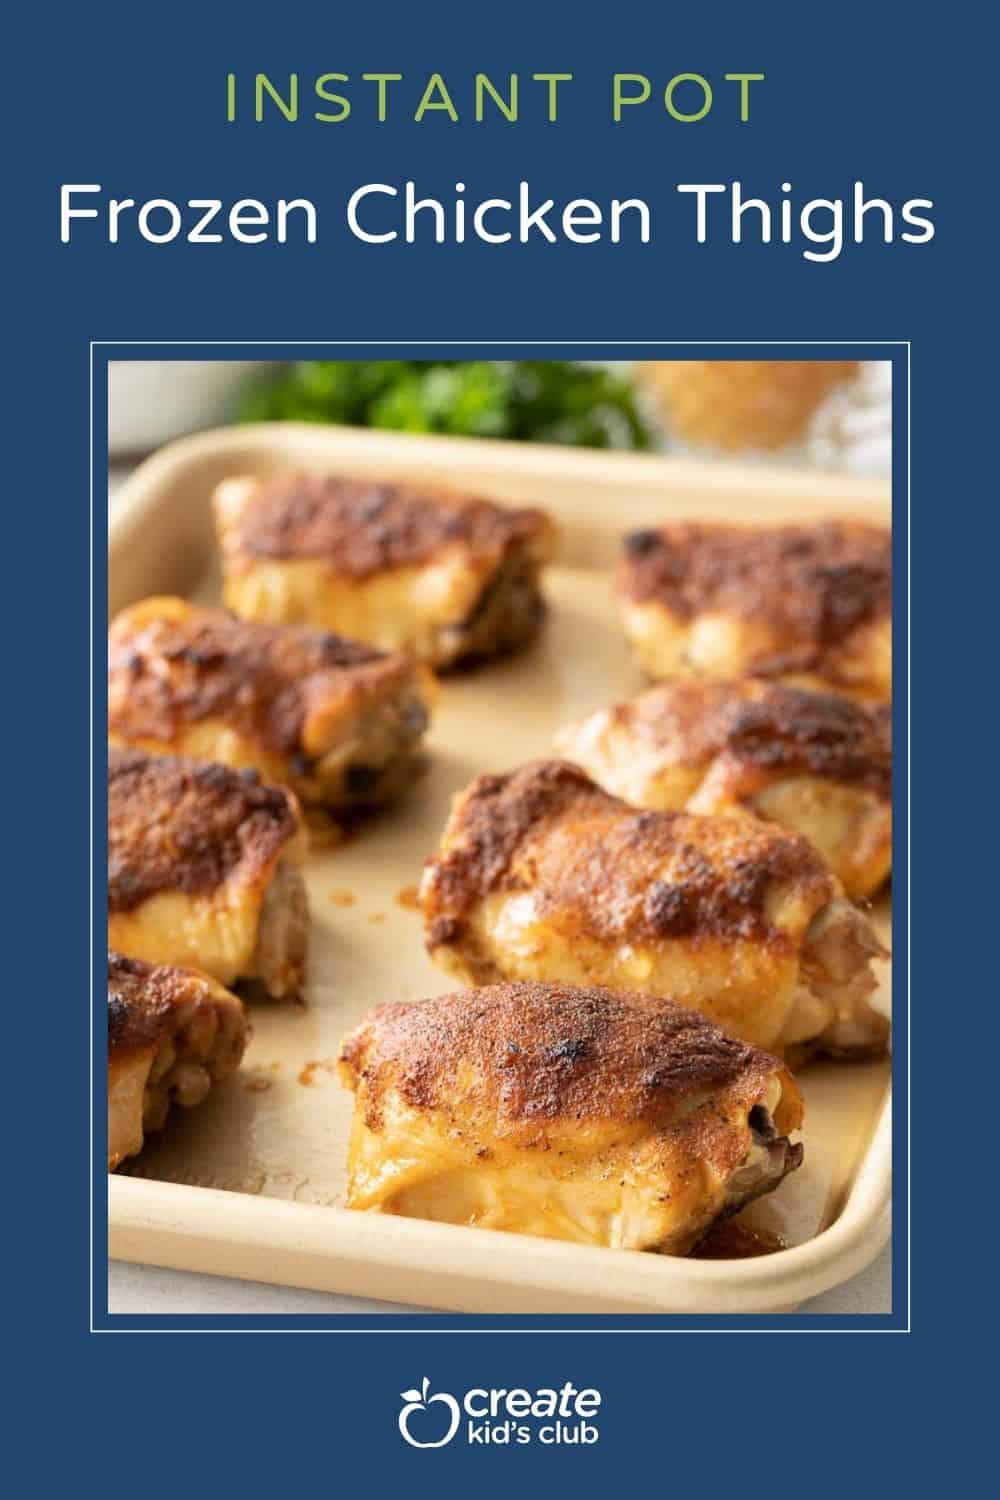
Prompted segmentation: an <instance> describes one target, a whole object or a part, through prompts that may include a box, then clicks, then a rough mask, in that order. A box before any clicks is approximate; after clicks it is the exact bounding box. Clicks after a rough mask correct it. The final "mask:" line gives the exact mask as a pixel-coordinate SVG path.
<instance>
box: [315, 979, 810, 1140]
mask: <svg viewBox="0 0 1000 1500" xmlns="http://www.w3.org/2000/svg"><path fill="white" fill-rule="evenodd" d="M341 1063H342V1071H343V1073H344V1076H345V1081H346V1082H347V1083H348V1084H349V1086H351V1087H353V1088H355V1089H357V1088H358V1086H359V1084H361V1083H362V1081H363V1103H364V1110H365V1123H366V1124H367V1125H368V1126H369V1128H370V1129H372V1130H375V1131H377V1130H379V1129H380V1128H381V1124H382V1112H383V1108H384V1104H385V1099H386V1096H387V1094H388V1093H390V1091H394V1092H395V1093H397V1094H398V1095H399V1097H400V1098H401V1099H402V1100H403V1101H404V1102H405V1103H406V1104H407V1105H409V1106H410V1108H412V1109H414V1110H417V1111H420V1112H421V1113H428V1112H431V1111H435V1110H441V1111H443V1112H444V1113H446V1114H448V1113H451V1111H452V1109H453V1107H454V1105H455V1104H456V1093H455V1080H456V1078H458V1077H460V1076H464V1077H468V1076H469V1071H470V1069H471V1071H472V1074H473V1076H474V1077H475V1078H476V1080H477V1084H478V1086H477V1088H476V1092H475V1096H474V1100H473V1103H474V1107H475V1108H476V1109H477V1110H482V1111H483V1112H485V1113H487V1114H489V1115H492V1116H493V1117H495V1122H496V1130H497V1132H498V1133H500V1134H503V1133H507V1132H517V1133H519V1134H520V1135H522V1136H524V1135H528V1136H529V1137H530V1135H531V1133H532V1132H533V1130H535V1129H536V1128H537V1130H538V1131H539V1132H540V1134H539V1139H538V1144H543V1133H544V1127H545V1126H546V1125H547V1124H552V1123H554V1122H556V1121H564V1122H571V1123H580V1124H581V1125H582V1124H584V1123H586V1122H588V1121H598V1120H602V1121H611V1122H614V1123H617V1122H621V1123H622V1124H623V1125H624V1124H630V1123H636V1122H646V1123H648V1124H650V1125H651V1126H656V1125H657V1124H660V1123H663V1124H668V1123H670V1121H671V1119H672V1117H673V1116H674V1115H675V1113H676V1111H677V1110H678V1109H679V1108H680V1107H681V1106H683V1105H684V1104H685V1102H687V1101H690V1100H692V1099H698V1100H699V1101H700V1100H701V1099H703V1097H704V1096H705V1094H706V1093H718V1092H720V1091H723V1090H727V1089H730V1088H732V1087H735V1086H737V1085H738V1086H740V1088H741V1089H745V1090H746V1091H747V1092H748V1093H752V1092H753V1091H754V1090H757V1089H760V1090H762V1089H763V1087H764V1085H765V1083H766V1080H767V1079H768V1078H770V1077H771V1076H772V1075H774V1074H779V1075H780V1076H781V1078H782V1080H783V1082H784V1084H785V1088H786V1089H787V1095H786V1096H785V1098H784V1106H783V1109H782V1114H781V1117H782V1128H783V1129H784V1130H793V1129H795V1128H796V1127H797V1126H798V1125H799V1124H800V1123H801V1119H802V1101H801V1097H800V1096H799V1094H798V1090H797V1089H796V1088H795V1086H794V1084H793V1083H792V1080H791V1078H790V1077H789V1075H788V1074H787V1072H786V1070H785V1067H784V1064H783V1063H781V1062H779V1061H778V1060H777V1059H776V1058H774V1057H771V1056H770V1055H769V1054H768V1053H766V1052H762V1051H761V1050H760V1049H759V1048H756V1047H752V1046H750V1045H748V1044H747V1043H745V1042H741V1041H739V1040H737V1038H735V1037H733V1036H730V1035H729V1034H728V1033H727V1032H725V1031H723V1030H722V1029H721V1028H720V1027H718V1026H716V1025H714V1024H713V1023H712V1022H710V1021H707V1020H706V1019H705V1018H704V1017H703V1016H701V1015H698V1014H697V1013H696V1012H694V1011H690V1010H687V1009H685V1008H684V1007H683V1006H680V1005H677V1004H676V1003H675V1002H674V1001H672V1000H669V999H665V998H660V997H656V996H651V995H642V994H635V993H632V992H630V991H623V990H606V989H602V988H597V987H591V986H586V987H582V986H571V985H562V984H539V983H518V984H496V985H487V986H485V987H483V988H481V989H473V990H460V991H457V992H455V993H453V994H448V995H439V996H436V997H434V998H433V999H430V1000H422V1001H397V1002H395V1003H392V1004H389V1005H383V1006H380V1007H379V1008H378V1009H376V1010H374V1011H373V1012H372V1013H371V1014H370V1015H369V1016H367V1017H366V1018H365V1019H364V1020H363V1021H362V1022H361V1023H360V1025H359V1026H357V1027H356V1028H355V1030H354V1031H352V1032H351V1033H350V1034H349V1035H348V1036H347V1037H346V1038H345V1040H344V1042H343V1045H342V1049H341ZM466 1123H467V1124H468V1125H469V1126H470V1128H472V1129H473V1130H474V1128H475V1124H474V1121H471V1120H470V1121H467V1122H466ZM716 1123H717V1122H716ZM526 1144H531V1141H530V1139H529V1140H528V1141H527V1142H526Z"/></svg>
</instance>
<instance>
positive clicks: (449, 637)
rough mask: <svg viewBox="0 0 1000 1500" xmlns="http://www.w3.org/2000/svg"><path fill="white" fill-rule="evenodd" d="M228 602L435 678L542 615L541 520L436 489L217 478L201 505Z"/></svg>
mask: <svg viewBox="0 0 1000 1500" xmlns="http://www.w3.org/2000/svg"><path fill="white" fill-rule="evenodd" d="M213 504H214V509H215V518H216V528H217V531H218V537H219V545H220V547H221V549H222V568H223V588H224V597H225V601H226V604H227V605H228V606H229V608H230V609H232V610H233V611H234V612H235V613H236V614H238V615H241V616H243V617H244V618H245V619H249V620H262V621H267V622H269V623H272V624H309V625H314V626H318V627H320V628H322V629H324V630H335V631H337V632H338V633H340V634H342V635H346V636H350V637H352V638H354V639H356V640H361V641H366V642H368V643H370V644H371V645H374V646H378V647H379V648H380V649H382V650H384V651H396V650H400V649H404V648H405V649H407V650H410V651H413V652H414V654H415V655H417V656H419V657H421V658H422V659H423V660H424V661H426V662H429V663H430V664H431V665H432V666H436V667H441V668H444V667H450V666H454V665H456V664H459V663H465V662H469V661H475V660H477V659H480V658H483V657H489V656H495V655H497V654H499V653H502V652H505V651H510V650H513V649H514V648H515V647H517V646H520V645H522V644H523V643H524V642H526V641H528V640H530V639H531V637H532V636H533V635H534V634H535V633H536V631H537V629H538V626H539V624H540V622H541V619H542V615H543V604H542V599H541V594H540V592H539V575H540V572H541V568H542V566H543V564H544V563H545V562H547V561H548V559H549V556H550V554H551V551H552V546H553V535H554V532H553V526H552V523H551V521H550V520H549V518H548V517H547V516H546V515H545V514H544V512H543V511H540V510H534V509H513V508H511V507H508V506H503V505H495V504H493V503H492V502H490V501H488V500H481V499H477V498H475V497H469V496H465V495H458V494H452V493H450V492H449V491H447V490H437V489H424V488H416V487H413V486H411V485H407V484H399V483H382V482H377V481H374V480H367V479H348V478H336V477H331V478H322V477H320V476H317V475H310V474H292V475H286V476H282V477H278V478H272V479H264V480H258V479H251V478H239V477H237V478H232V479H228V480H225V481H224V482H223V483H222V484H221V485H219V487H218V489H217V490H216V492H215V495H214V498H213Z"/></svg>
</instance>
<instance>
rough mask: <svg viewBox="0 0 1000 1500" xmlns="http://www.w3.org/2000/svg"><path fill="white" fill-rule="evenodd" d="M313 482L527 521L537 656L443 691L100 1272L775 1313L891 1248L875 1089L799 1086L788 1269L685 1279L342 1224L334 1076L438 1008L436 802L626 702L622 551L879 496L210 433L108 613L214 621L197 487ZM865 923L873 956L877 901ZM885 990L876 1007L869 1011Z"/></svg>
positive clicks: (115, 568)
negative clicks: (304, 944)
mask: <svg viewBox="0 0 1000 1500" xmlns="http://www.w3.org/2000/svg"><path fill="white" fill-rule="evenodd" d="M297 466H305V467H315V468H318V469H321V470H322V469H325V470H328V471H333V470H336V471H341V472H351V473H356V474H366V475H381V476H386V477H392V476H398V477H404V476H405V477H407V478H410V479H414V480H421V481H429V482H434V481H443V482H446V483H448V484H450V485H454V486H458V487H464V488H468V489H471V490H473V491H476V492H478V493H481V494H485V495H489V496H492V497H495V498H497V499H499V500H507V501H515V502H526V501H535V502H538V503H539V504H542V505H544V506H545V507H546V508H547V509H548V510H549V511H550V512H551V513H552V514H553V515H554V516H555V517H556V519H557V521H558V522H559V523H560V526H561V528H562V535H561V541H560V549H559V553H558V557H557V562H556V565H555V566H554V567H553V568H552V569H551V570H550V572H549V573H548V575H547V577H546V585H545V588H546V594H547V596H548V599H549V601H550V605H551V612H550V616H549V619H548V622H547V624H546V626H545V630H544V632H543V635H542V638H541V640H540V642H539V643H538V644H537V645H536V646H534V647H532V648H531V649H529V650H527V651H526V652H524V653H522V654H521V655H519V656H516V657H512V658H510V659H508V660H506V661H503V662H500V663H497V664H495V665H492V666H488V667H484V668H482V669H480V670H479V671H477V672H475V673H470V674H467V675H461V676H457V677H453V678H446V679H445V680H444V682H443V684H442V689H441V695H440V699H439V702H438V705H437V708H436V712H435V716H434V721H433V724H432V727H431V733H430V735H429V743H428V749H429V751H430V766H429V769H428V772H427V774H426V775H425V776H424V777H423V778H422V779H421V780H420V781H419V782H418V783H417V784H416V785H415V786H414V787H413V788H412V789H411V791H410V792H409V794H408V795H407V796H406V797H405V798H404V799H403V800H402V801H401V802H400V803H399V804H397V805H396V806H395V807H393V808H391V809H389V810H387V811H385V812H384V813H382V814H380V815H378V816H377V817H375V818H374V819H373V820H372V821H371V823H370V824H369V825H367V826H366V827H365V829H364V831H363V832H362V833H361V834H360V835H359V836H356V837H354V838H352V839H351V840H349V841H347V842H346V843H344V844H341V845H339V846H337V847H334V848H328V849H320V850H317V851H315V852H313V853H312V854H311V856H310V859H309V866H308V871H307V878H308V884H309V896H310V902H311V907H312V917H313V927H312V948H311V959H310V977H309V983H308V991H307V1004H306V1005H305V1006H304V1007H297V1006H267V1005H257V1006H255V1007H254V1008H253V1013H252V1019H253V1026H254V1035H253V1040H252V1042H251V1045H250V1047H249V1049H248V1052H247V1055H246V1058H245V1061H244V1065H243V1068H242V1070H241V1072H240V1074H239V1075H238V1076H237V1077H236V1078H234V1079H233V1080H231V1081H230V1082H229V1083H228V1084H227V1085H224V1086H222V1087H219V1088H217V1089H216V1091H215V1092H214V1093H213V1095H212V1096H211V1097H210V1098H209V1100H208V1101H207V1102H206V1103H205V1104H204V1105H203V1106H201V1107H200V1108H199V1109H197V1110H193V1111H191V1112H186V1111H178V1112H177V1113H176V1115H175V1116H174V1118H173V1119H172V1122H171V1126H170V1129H169V1131H168V1133H167V1135H166V1136H165V1137H164V1138H163V1139H162V1141H160V1142H159V1143H155V1144H152V1145H150V1146H149V1147H147V1149H146V1150H145V1151H144V1152H143V1154H142V1155H141V1156H140V1157H139V1158H138V1159H137V1160H136V1161H135V1162H133V1163H132V1164H131V1165H129V1166H128V1167H126V1168H125V1169H124V1170H123V1171H119V1173H117V1174H116V1175H115V1176H114V1177H111V1178H109V1182H108V1190H109V1251H110V1255H111V1256H112V1258H116V1259H120V1260H129V1261H138V1262H144V1263H148V1264H154V1265H160V1266H169V1267H176V1268H181V1269H186V1270H192V1271H202V1272H211V1273H214V1274H216V1275H223V1276H236V1277H244V1278H247V1279H251V1280H257V1281H268V1282H274V1283H277V1284H280V1285H289V1286H301V1287H310V1288H314V1289H320V1290H326V1291H335V1292H340V1293H352V1294H355V1295H359V1296H364V1297H369V1298H379V1299H383V1300H386V1301H395V1302H404V1303H411V1304H416V1305H420V1306H424V1307H432V1308H438V1309H442V1310H451V1311H464V1312H490V1313H549V1314H567V1313H569V1314H572V1313H652V1312H675V1313H697V1314H705V1313H723V1314H732V1313H757V1314H759V1313H767V1312H778V1311H791V1310H792V1309H794V1308H795V1307H796V1306H797V1305H798V1304H799V1303H800V1302H802V1301H804V1300H805V1299H806V1298H809V1297H813V1296H816V1295H817V1294H818V1293H820V1292H822V1291H825V1290H826V1289H828V1288H829V1287H831V1286H834V1285H836V1284H838V1283H839V1282H841V1281H844V1280H846V1279H847V1278H848V1277H850V1276H852V1275H854V1274H855V1273H856V1272H857V1271H859V1270H861V1269H862V1267H863V1266H865V1265H866V1264H867V1263H868V1262H869V1261H870V1260H871V1259H872V1258H873V1257H874V1256H875V1255H876V1254H877V1253H878V1251H879V1250H880V1249H881V1248H882V1246H883V1245H884V1244H885V1242H886V1240H887V1239H888V1236H889V1224H890V1129H891V1121H890V1070H889V1065H888V1063H886V1062H875V1063H863V1064H855V1065H847V1066H844V1065H840V1066H837V1065H835V1064H832V1063H820V1064H817V1065H814V1066H812V1067H810V1068H808V1069H807V1070H806V1071H805V1072H804V1073H803V1074H802V1075H801V1081H802V1084H803V1087H804V1091H805V1096H806V1109H807V1118H806V1133H805V1140H806V1159H805V1164H804V1166H803V1167H802V1169H801V1170H800V1171H799V1172H797V1173H796V1174H795V1175H794V1176H793V1177H791V1178H789V1179H788V1180H787V1181H786V1182H785V1183H784V1185H783V1186H782V1188H781V1190H780V1192H779V1193H777V1194H776V1195H773V1196H772V1197H769V1198H767V1199H765V1200H762V1201H761V1202H760V1203H758V1204H755V1205H753V1206H752V1207H751V1208H750V1209H749V1210H747V1211H746V1214H745V1215H744V1218H745V1219H746V1220H747V1221H748V1222H750V1223H751V1224H752V1225H753V1226H754V1227H756V1228H759V1229H766V1230H769V1231H772V1232H775V1233H777V1234H779V1235H780V1236H781V1238H782V1239H783V1240H784V1241H785V1243H786V1244H787V1245H788V1247H789V1248H787V1249H784V1250H781V1251H779V1252H778V1253H776V1254H771V1255H766V1256H761V1257H757V1258H749V1259H728V1260H697V1259H695V1260H691V1259H686V1260H685V1259H677V1258H671V1257H666V1256H657V1255H652V1254H648V1253H641V1252H635V1251H619V1250H601V1249H595V1248H589V1247H585V1246H577V1245H569V1244H562V1243H560V1242H558V1241H555V1240H544V1239H536V1238H531V1237H527V1236H520V1235H513V1234H500V1233H498V1232H496V1231H491V1230H485V1229H482V1230H481V1229H472V1228H466V1227H461V1226H452V1225H445V1224H435V1223H429V1222H420V1221H416V1220H407V1219H402V1218H398V1217H395V1216H390V1215H387V1216H384V1217H383V1216H381V1215H379V1214H364V1213H352V1212H350V1211H348V1210H346V1209H344V1208H343V1207H342V1206H341V1203H342V1193H343V1188H344V1162H345V1156H346V1145H347V1133H348V1127H349V1122H350V1117H351V1110H352V1104H353V1099H352V1096H351V1095H350V1094H348V1093H347V1092H346V1091H345V1090H343V1089H342V1088H341V1087H340V1085H339V1084H338V1082H337V1080H336V1077H335V1073H334V1067H333V1060H334V1059H335V1057H336V1055H337V1050H338V1042H339V1040H340V1037H341V1036H342V1035H343V1033H344V1032H345V1031H347V1030H348V1028H349V1027H350V1026H352V1025H353V1024H354V1022H355V1021H356V1020H357V1019H358V1018H359V1017H360V1015H361V1014H362V1013H363V1012H365V1011H366V1010H368V1009H369V1008H370V1007H371V1006H373V1005H375V1004H378V1003H380V1002H381V1001H385V1000H390V999H401V998H405V999H411V998H419V997H421V996H426V995H431V994H435V993H440V992H443V991H446V990H447V989H448V988H450V987H454V981H449V980H448V978H447V976H445V975H442V974H441V973H439V972H438V971H437V970H436V969H434V968H433V967H432V966H431V964H430V962H429V960H428V958H427V956H426V954H425V953H424V949H423V944H422V939H421V924H420V919H419V916H418V914H417V912H416V910H415V909H414V906H413V897H414V894H415V887H416V884H417V882H418V880H419V877H420V870H421V864H422V861H423V859H424V857H425V855H427V854H428V853H429V852H430V851H431V850H432V849H433V848H434V847H435V845H436V843H437V840H438V837H439V835H440V832H441V829H442V827H443V824H444V821H445V817H446V814H447V811H448V804H449V799H450V797H451V795H452V794H453V793H454V792H455V791H456V790H458V789H459V788H460V787H463V786H464V785H466V783H467V782H468V781H469V780H470V779H471V778H472V777H473V776H474V775H476V774H477V773H478V772H480V771H499V770H502V769H504V768H506V767H509V766H512V765H515V764H517V763H519V762H521V761H525V760H528V759H531V758H534V757H537V756H540V755H546V754H547V753H549V751H550V749H551V742H552V736H553V733H554V731H555V730H556V729H557V728H558V726H559V725H561V724H563V723H564V722H565V721H566V720H568V719H573V718H577V717H579V716H580V715H581V714H583V713H585V712H587V711H589V710H591V709H594V708H596V707H598V706H599V705H601V704H603V703H606V702H608V701H609V700H612V699H615V698H620V697H624V696H627V695H628V694H630V693H632V692H634V691H636V690H637V689H638V688H639V687H640V685H641V680H640V677H639V675H638V673H637V671H636V669H635V667H634V666H633V664H632V662H631V660H630V658H629V655H628V652H627V650H626V647H625V644H624V641H623V638H622V635H621V632H620V630H619V628H618V625H617V620H616V615H615V610H614V605H613V600H612V594H611V587H610V567H611V564H612V561H613V559H614V557H615V555H616V551H617V546H618V542H619V539H620V536H621V533H622V531H624V530H625V529H628V528H634V527H641V526H645V525H649V524H653V523H655V522H657V521H661V520H664V519H666V518H668V517H670V516H674V517H689V516H699V517H708V516H712V517H719V518H722V517H731V518H741V519H743V520H750V521H778V520H787V519H796V518H806V519H807V518H815V517H817V516H819V515H831V514H841V515H843V514H850V515H855V516H868V517H873V518H877V519H880V520H885V519H888V516H889V495H888V487H887V486H885V485H883V484H881V483H877V482H868V481H860V480H856V479H847V478H842V477H832V476H829V475H818V474H811V473H795V472H792V471H789V470H769V469H765V468H762V467H761V468H758V467H742V466H737V465H729V464H700V463H690V462H685V461H679V460H672V459H670V458H653V457H647V456H639V455H631V454H629V455H623V454H595V453H582V452H579V451H575V450H567V449H559V448H547V447H541V446H531V445H519V444H504V443H495V442H493V443H491V442H482V441H476V440H467V439H457V438H436V437H412V436H400V435H397V434H382V433H371V432H363V431H358V430H356V429H347V428H333V427H316V426H308V425H299V424H265V425H261V426H257V427H249V428H226V429H220V430H218V431H215V432H209V433H204V434H201V435H199V436H197V437H194V438H187V439H184V440H182V441H180V442H176V443H173V444H171V445H169V446H168V447H166V448H164V449H162V450H161V451H160V452H159V453H157V454H155V455H154V456H153V457H152V458H150V459H149V460H148V461H147V462H146V463H145V464H143V465H142V466H141V468H139V469H138V470H137V471H136V472H135V474H134V475H133V476H132V477H131V478H130V479H129V481H128V483H127V484H126V486H125V487H124V489H123V491H122V492H121V494H120V497H119V499H118V500H117V502H116V505H115V513H114V516H113V518H112V525H111V530H110V541H109V607H110V610H111V612H112V613H113V612H115V611H116V610H118V609H120V608H122V607H123V606H124V605H125V604H127V603H130V602H131V601H133V600H135V599H138V598H141V597H142V596H143V595H144V594H150V593H167V592H176V593H182V594H185V595H188V596H191V597H196V598H199V599H206V600H210V599H213V598H217V597H218V587H217V578H216V574H215V563H214V542H213V536H212V527H211V517H210V510H209V497H210V494H211V491H212V489H213V487H214V486H215V484H216V483H218V481H219V480H221V479H223V478H225V477H226V476H227V475H230V474H236V473H252V474H263V473H269V472H274V471H277V470H281V469H287V468H289V467H297ZM875 916H876V921H877V923H878V925H879V927H880V929H881V931H882V933H883V936H885V937H888V931H889V909H888V902H887V900H886V901H885V902H883V903H880V905H879V906H878V907H877V908H876V912H875ZM888 970H889V965H888V964H886V965H885V966H884V972H883V974H882V976H881V990H880V997H879V1000H878V1002H877V1003H880V1004H882V1005H883V1006H884V1007H885V1008H888V1003H889V973H888Z"/></svg>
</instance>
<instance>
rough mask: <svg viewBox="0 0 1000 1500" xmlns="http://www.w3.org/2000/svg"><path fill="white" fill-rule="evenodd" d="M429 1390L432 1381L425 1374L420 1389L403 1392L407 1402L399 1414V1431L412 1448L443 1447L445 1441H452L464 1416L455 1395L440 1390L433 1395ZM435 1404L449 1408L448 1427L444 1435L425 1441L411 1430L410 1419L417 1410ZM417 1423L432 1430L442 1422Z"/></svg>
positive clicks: (425, 1408) (422, 1409) (420, 1410)
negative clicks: (415, 1435)
mask: <svg viewBox="0 0 1000 1500" xmlns="http://www.w3.org/2000/svg"><path fill="white" fill-rule="evenodd" d="M429 1391H430V1381H429V1380H428V1379H427V1376H426V1375H425V1376H424V1378H423V1381H422V1382H421V1386H420V1389H419V1391H403V1392H401V1395H402V1398H403V1400H404V1401H405V1402H406V1405H405V1406H404V1407H403V1409H402V1411H401V1412H400V1414H399V1431H400V1433H401V1435H402V1437H403V1439H404V1441H405V1442H407V1443H409V1445H410V1447H411V1448H443V1447H444V1445H445V1443H450V1442H451V1440H452V1438H453V1437H454V1436H455V1433H456V1432H457V1431H458V1424H459V1421H460V1419H461V1416H462V1411H461V1407H460V1406H459V1404H458V1402H457V1401H456V1400H455V1398H454V1396H449V1395H448V1394H447V1392H444V1391H441V1392H439V1393H438V1394H437V1395H435V1396H431V1395H429V1394H428V1392H429ZM435 1404H439V1405H441V1406H445V1407H447V1408H448V1412H449V1417H448V1428H447V1431H446V1432H445V1434H444V1437H437V1438H432V1439H431V1440H430V1441H429V1442H424V1441H422V1440H421V1439H420V1438H416V1437H414V1436H413V1434H412V1433H411V1431H410V1421H411V1419H412V1418H413V1417H414V1416H415V1414H416V1413H417V1412H424V1411H427V1409H428V1408H429V1407H431V1406H434V1405H435ZM415 1425H417V1426H425V1425H426V1426H427V1427H428V1428H429V1430H431V1431H434V1429H435V1428H439V1427H440V1424H439V1423H437V1422H435V1423H434V1424H431V1423H429V1422H428V1423H426V1424H425V1423H419V1424H415Z"/></svg>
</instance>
